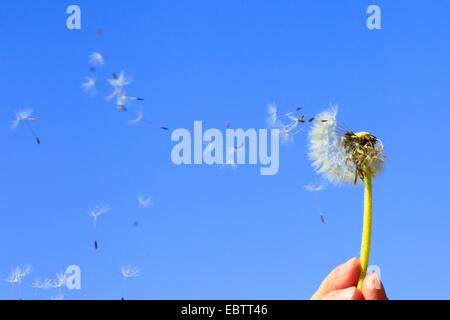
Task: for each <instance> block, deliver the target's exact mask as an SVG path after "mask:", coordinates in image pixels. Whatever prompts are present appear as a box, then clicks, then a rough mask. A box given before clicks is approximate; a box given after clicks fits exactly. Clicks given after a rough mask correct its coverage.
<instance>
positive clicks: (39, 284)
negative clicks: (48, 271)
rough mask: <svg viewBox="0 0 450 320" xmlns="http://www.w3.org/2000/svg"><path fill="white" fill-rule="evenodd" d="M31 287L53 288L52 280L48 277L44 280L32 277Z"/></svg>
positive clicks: (40, 288)
mask: <svg viewBox="0 0 450 320" xmlns="http://www.w3.org/2000/svg"><path fill="white" fill-rule="evenodd" d="M31 287H32V288H33V289H35V290H48V289H51V288H53V281H52V280H51V279H48V278H47V279H45V280H44V281H41V280H40V279H34V280H33V282H32V283H31Z"/></svg>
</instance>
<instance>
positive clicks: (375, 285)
mask: <svg viewBox="0 0 450 320" xmlns="http://www.w3.org/2000/svg"><path fill="white" fill-rule="evenodd" d="M367 278H368V279H367V280H366V281H367V286H368V289H370V290H381V280H380V277H379V276H378V274H377V273H372V274H370V275H368V276H367Z"/></svg>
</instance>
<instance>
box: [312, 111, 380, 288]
mask: <svg viewBox="0 0 450 320" xmlns="http://www.w3.org/2000/svg"><path fill="white" fill-rule="evenodd" d="M337 113H338V110H337V107H332V108H331V109H330V110H327V111H325V112H323V113H321V114H320V115H319V116H318V117H316V120H315V121H314V122H313V127H312V128H311V132H310V135H309V138H310V151H309V156H310V158H311V160H312V162H313V166H314V168H315V169H316V171H317V172H318V173H320V174H323V175H325V177H326V178H327V179H329V180H330V181H333V182H348V183H357V182H358V181H363V182H364V187H365V189H364V226H363V237H362V245H361V257H360V261H361V270H362V272H361V276H360V279H359V282H358V288H359V289H361V288H362V284H363V281H364V278H365V276H366V272H367V267H368V263H369V256H370V245H371V234H372V180H373V178H375V177H377V176H378V175H379V174H380V173H381V171H382V169H383V166H384V160H385V156H384V153H383V149H384V147H383V144H382V143H381V141H380V140H379V139H378V138H376V137H375V136H373V135H371V134H370V133H367V132H359V133H354V132H352V131H348V130H347V131H343V130H342V128H340V127H339V126H338V123H337Z"/></svg>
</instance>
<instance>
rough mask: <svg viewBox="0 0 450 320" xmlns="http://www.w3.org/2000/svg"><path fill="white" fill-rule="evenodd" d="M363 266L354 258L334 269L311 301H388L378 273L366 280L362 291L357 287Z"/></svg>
mask: <svg viewBox="0 0 450 320" xmlns="http://www.w3.org/2000/svg"><path fill="white" fill-rule="evenodd" d="M360 273H361V264H360V262H359V260H358V259H356V258H353V259H350V260H349V261H347V262H346V263H344V264H343V265H340V266H339V267H337V268H336V269H334V270H333V271H332V272H331V273H330V274H329V275H328V276H327V277H326V278H325V280H324V281H323V282H322V284H321V286H320V288H319V290H317V292H316V293H315V294H314V296H313V297H312V298H311V300H387V297H386V292H385V290H384V287H383V284H382V283H381V281H380V279H379V278H378V275H377V274H376V273H373V274H369V275H367V276H366V278H365V280H364V285H363V289H362V291H360V290H358V288H357V287H356V286H357V284H358V280H359V276H360Z"/></svg>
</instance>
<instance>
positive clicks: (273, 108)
mask: <svg viewBox="0 0 450 320" xmlns="http://www.w3.org/2000/svg"><path fill="white" fill-rule="evenodd" d="M267 114H268V117H267V119H266V123H267V126H268V127H274V126H275V124H276V122H277V120H278V109H277V105H276V104H275V103H274V104H271V105H269V106H268V107H267Z"/></svg>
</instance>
